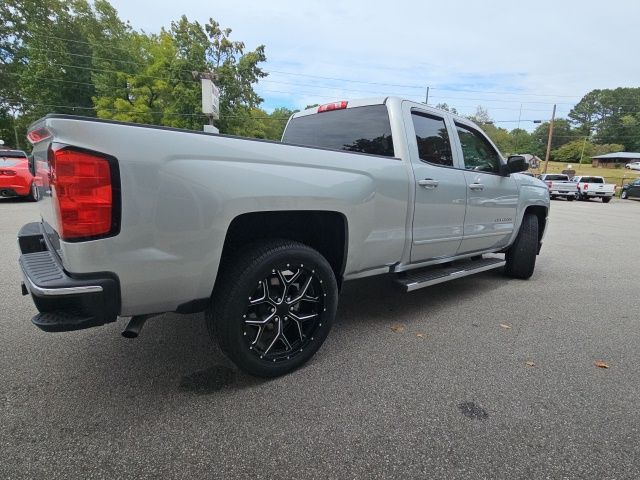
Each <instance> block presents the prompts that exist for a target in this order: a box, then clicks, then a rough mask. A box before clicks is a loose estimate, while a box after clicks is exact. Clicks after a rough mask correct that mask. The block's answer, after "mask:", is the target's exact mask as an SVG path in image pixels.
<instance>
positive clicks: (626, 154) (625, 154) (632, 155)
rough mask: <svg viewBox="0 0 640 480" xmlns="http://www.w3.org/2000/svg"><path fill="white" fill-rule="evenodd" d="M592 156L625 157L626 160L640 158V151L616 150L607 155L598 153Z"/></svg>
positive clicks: (601, 157) (600, 157)
mask: <svg viewBox="0 0 640 480" xmlns="http://www.w3.org/2000/svg"><path fill="white" fill-rule="evenodd" d="M591 158H597V159H607V158H609V159H614V158H624V159H625V160H638V159H640V153H635V152H614V153H607V154H606V155H597V156H595V157H591Z"/></svg>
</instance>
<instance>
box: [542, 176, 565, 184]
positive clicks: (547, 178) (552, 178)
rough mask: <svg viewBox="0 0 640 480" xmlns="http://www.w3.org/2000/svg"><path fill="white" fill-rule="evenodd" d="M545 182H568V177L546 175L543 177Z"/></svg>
mask: <svg viewBox="0 0 640 480" xmlns="http://www.w3.org/2000/svg"><path fill="white" fill-rule="evenodd" d="M544 179H545V180H555V181H562V180H564V181H565V182H568V181H569V177H568V176H566V175H546V176H545V177H544Z"/></svg>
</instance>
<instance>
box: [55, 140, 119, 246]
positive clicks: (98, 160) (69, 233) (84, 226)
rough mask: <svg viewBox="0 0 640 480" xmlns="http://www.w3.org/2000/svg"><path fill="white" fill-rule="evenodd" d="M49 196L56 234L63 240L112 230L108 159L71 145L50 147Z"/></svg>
mask: <svg viewBox="0 0 640 480" xmlns="http://www.w3.org/2000/svg"><path fill="white" fill-rule="evenodd" d="M50 162H51V165H50V176H51V180H50V184H51V196H52V197H53V200H54V205H55V210H56V215H57V220H58V233H59V234H60V237H61V238H62V239H63V240H69V239H71V240H79V239H90V238H95V237H100V236H105V235H109V234H112V233H114V230H115V229H116V227H117V224H116V222H115V221H114V191H113V185H112V171H111V168H112V166H111V164H110V162H109V160H108V159H106V158H104V157H102V156H100V155H97V154H94V153H89V152H85V151H80V150H74V149H71V148H64V147H63V148H59V149H55V148H53V149H52V150H51V156H50Z"/></svg>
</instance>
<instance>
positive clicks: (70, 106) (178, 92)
mask: <svg viewBox="0 0 640 480" xmlns="http://www.w3.org/2000/svg"><path fill="white" fill-rule="evenodd" d="M266 60H267V57H266V54H265V47H264V45H259V46H257V47H255V48H254V49H253V50H250V49H248V48H247V46H246V45H245V44H244V42H241V41H238V40H235V39H234V38H232V30H231V29H230V28H223V27H222V26H221V25H220V24H219V23H218V22H216V21H215V20H213V19H210V20H209V21H208V22H207V23H205V24H202V23H200V22H197V21H191V20H189V19H188V18H187V17H186V16H182V17H180V18H179V19H177V20H175V21H173V22H171V24H170V25H169V26H168V27H167V28H162V29H161V30H160V31H159V32H158V33H147V32H144V31H141V30H135V29H134V28H132V26H131V25H130V24H129V23H128V22H125V21H123V20H122V19H120V17H119V16H118V13H117V11H116V10H115V9H114V8H113V6H112V5H111V4H110V3H109V2H108V0H95V1H93V2H89V1H87V0H67V1H63V0H3V2H2V3H0V138H2V139H4V140H5V142H6V143H8V144H13V143H15V142H14V141H13V140H14V139H15V138H16V137H17V138H18V141H19V142H22V141H21V139H23V138H24V136H25V133H26V129H27V127H28V125H29V124H30V123H31V122H32V121H34V120H36V119H37V118H39V117H41V116H43V115H45V114H47V113H50V112H56V113H66V114H74V115H84V116H89V117H99V118H107V119H114V120H122V121H131V122H140V123H148V124H158V125H165V126H171V127H178V128H188V129H194V130H202V125H203V124H204V123H206V118H205V116H204V115H203V114H202V113H201V111H200V109H201V101H200V99H201V88H200V82H199V80H198V79H197V76H196V75H194V73H195V74H197V73H198V72H209V73H213V74H214V75H215V77H216V80H215V83H216V84H217V85H218V87H219V88H220V94H221V96H220V113H221V118H220V120H218V121H217V122H216V125H217V126H218V128H219V129H220V131H221V132H223V133H229V134H234V135H242V136H248V137H257V138H267V139H279V138H280V136H281V134H282V131H283V129H284V126H285V124H286V121H287V119H288V117H289V116H290V115H291V114H292V113H293V111H292V110H290V109H288V108H284V107H283V108H278V109H275V110H274V111H273V112H271V113H267V112H266V111H265V110H264V109H262V108H260V106H261V104H262V102H263V99H262V98H260V96H259V95H258V94H257V93H256V91H255V86H256V84H257V83H258V82H259V81H260V80H261V79H263V78H265V77H266V76H267V72H265V71H264V69H263V67H262V65H264V63H265V62H266ZM438 107H440V108H442V109H444V110H450V111H455V108H452V107H449V106H448V105H447V104H440V105H438ZM470 118H471V119H472V120H474V121H476V122H477V123H478V124H479V125H480V126H481V127H482V128H483V129H484V130H485V131H486V133H487V134H488V135H489V136H490V137H491V138H492V140H493V141H494V142H495V143H496V144H497V146H498V147H499V148H500V150H501V151H502V152H503V153H506V154H511V153H532V154H535V155H538V156H539V157H543V156H544V153H545V150H546V145H547V139H548V135H549V123H548V122H544V123H541V124H540V125H538V126H537V128H536V129H535V130H534V131H532V132H528V131H527V130H525V129H521V128H515V129H512V130H507V129H505V128H502V127H499V126H496V125H495V123H494V122H493V121H492V119H491V117H490V116H489V114H488V112H487V110H486V109H484V108H482V107H478V110H477V112H476V113H475V114H474V115H471V116H470ZM19 146H22V147H24V146H25V145H24V143H21V144H20V145H19ZM619 150H627V151H639V150H640V88H617V89H613V90H593V91H591V92H589V93H588V94H587V95H585V96H584V97H583V98H582V100H580V102H578V103H577V104H576V105H575V106H574V107H573V108H572V109H571V112H570V113H569V115H568V118H566V119H562V118H561V119H557V120H556V121H555V125H554V135H553V140H552V152H551V157H552V159H554V160H560V161H567V162H576V161H578V160H579V159H580V158H581V157H582V158H583V159H585V161H589V157H590V156H592V155H595V154H599V153H607V152H611V151H619Z"/></svg>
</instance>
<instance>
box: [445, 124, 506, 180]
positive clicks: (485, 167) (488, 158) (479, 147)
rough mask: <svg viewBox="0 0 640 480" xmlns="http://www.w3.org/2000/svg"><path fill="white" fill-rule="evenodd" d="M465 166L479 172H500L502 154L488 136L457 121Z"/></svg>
mask: <svg viewBox="0 0 640 480" xmlns="http://www.w3.org/2000/svg"><path fill="white" fill-rule="evenodd" d="M456 129H457V130H458V137H460V146H461V147H462V155H463V157H464V168H466V169H467V170H475V171H479V172H488V173H499V172H500V164H501V161H500V155H498V152H496V150H495V148H493V147H492V146H491V144H490V143H489V142H488V141H487V139H486V138H484V136H483V135H482V134H480V133H479V132H477V131H476V130H473V129H472V128H469V127H466V126H464V125H460V124H458V123H456Z"/></svg>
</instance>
